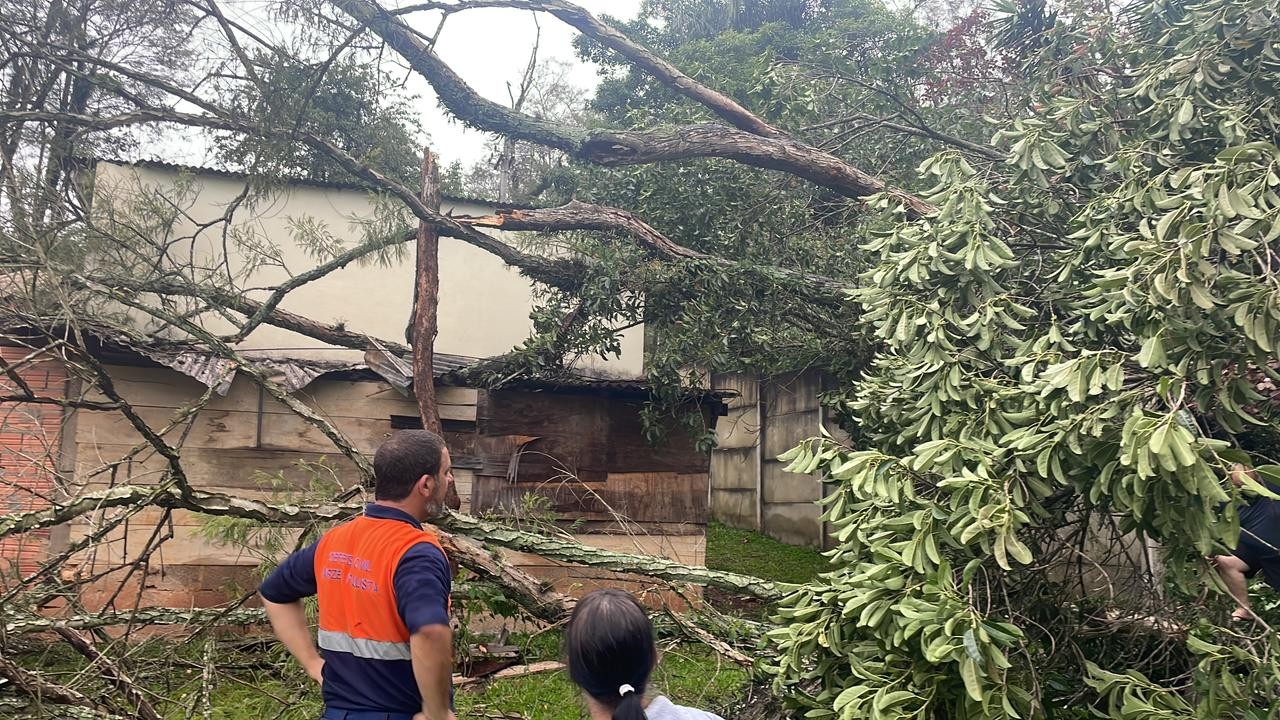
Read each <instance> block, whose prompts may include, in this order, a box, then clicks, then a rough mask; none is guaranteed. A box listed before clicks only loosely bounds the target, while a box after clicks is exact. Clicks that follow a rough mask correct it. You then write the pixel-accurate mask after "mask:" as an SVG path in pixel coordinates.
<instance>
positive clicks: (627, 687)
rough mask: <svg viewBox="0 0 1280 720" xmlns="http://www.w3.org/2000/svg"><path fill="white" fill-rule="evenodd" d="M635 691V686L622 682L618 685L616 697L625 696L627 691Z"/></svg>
mask: <svg viewBox="0 0 1280 720" xmlns="http://www.w3.org/2000/svg"><path fill="white" fill-rule="evenodd" d="M635 691H636V689H635V688H633V687H631V686H630V685H627V684H626V683H623V684H622V685H619V686H618V697H626V696H627V693H633V692H635Z"/></svg>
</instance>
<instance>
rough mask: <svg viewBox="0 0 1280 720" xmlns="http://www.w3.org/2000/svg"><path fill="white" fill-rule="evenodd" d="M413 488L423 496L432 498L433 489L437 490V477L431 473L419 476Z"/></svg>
mask: <svg viewBox="0 0 1280 720" xmlns="http://www.w3.org/2000/svg"><path fill="white" fill-rule="evenodd" d="M413 489H414V490H415V491H416V492H418V493H419V494H421V495H422V496H423V497H426V498H430V497H431V491H432V490H435V478H434V477H432V476H431V475H423V476H422V477H420V478H418V482H417V483H415V484H414V486H413Z"/></svg>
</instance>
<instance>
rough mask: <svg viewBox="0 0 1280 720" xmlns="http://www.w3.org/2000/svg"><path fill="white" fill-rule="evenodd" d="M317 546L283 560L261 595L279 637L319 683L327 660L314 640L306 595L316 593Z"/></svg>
mask: <svg viewBox="0 0 1280 720" xmlns="http://www.w3.org/2000/svg"><path fill="white" fill-rule="evenodd" d="M315 559H316V546H315V545H311V546H309V547H307V548H305V549H303V550H300V551H298V552H296V553H294V554H292V555H290V556H289V557H287V558H285V559H284V562H282V563H280V566H279V567H277V568H276V569H275V570H274V571H272V573H271V574H270V575H268V576H267V579H266V580H263V581H262V585H261V586H260V587H259V588H258V595H259V597H261V598H262V607H263V609H265V610H266V611H267V620H269V621H271V629H272V631H274V632H275V634H276V638H277V639H279V640H280V642H281V644H283V645H284V646H285V648H286V649H287V650H288V651H289V654H291V655H293V656H294V657H295V658H297V660H298V662H299V663H301V664H302V669H304V670H306V671H307V674H308V675H310V676H311V678H312V679H313V680H315V681H316V682H320V681H321V668H323V667H324V660H323V659H322V658H321V657H320V651H319V650H317V649H316V644H315V641H314V640H312V639H311V628H310V627H308V626H307V615H306V613H305V612H304V611H303V609H302V598H304V597H309V596H311V595H315V594H316V568H315Z"/></svg>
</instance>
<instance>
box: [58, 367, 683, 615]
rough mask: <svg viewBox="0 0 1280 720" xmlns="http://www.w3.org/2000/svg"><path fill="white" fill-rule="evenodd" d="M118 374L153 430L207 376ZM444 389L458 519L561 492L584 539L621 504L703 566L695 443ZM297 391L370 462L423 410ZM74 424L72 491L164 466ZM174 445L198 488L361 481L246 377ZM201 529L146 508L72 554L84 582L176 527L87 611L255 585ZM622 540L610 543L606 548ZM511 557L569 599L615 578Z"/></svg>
mask: <svg viewBox="0 0 1280 720" xmlns="http://www.w3.org/2000/svg"><path fill="white" fill-rule="evenodd" d="M109 370H110V372H111V374H112V377H113V378H114V381H115V385H116V389H117V391H118V392H119V393H120V394H121V395H122V396H123V397H124V398H125V399H126V400H128V401H129V403H130V404H131V405H132V406H133V407H134V408H135V409H136V411H137V412H138V413H139V414H140V415H141V416H142V417H143V418H144V419H146V420H147V421H148V423H149V424H151V425H152V427H155V428H159V427H163V426H164V425H165V424H166V423H167V422H168V420H169V419H170V418H171V417H172V416H173V413H174V412H175V409H176V408H178V407H181V406H182V405H184V404H186V403H189V402H191V401H193V400H196V399H197V398H199V397H200V396H201V395H202V394H203V393H204V392H205V387H204V386H203V385H201V384H200V383H198V382H196V381H195V380H192V379H190V378H188V377H186V376H184V375H182V374H180V373H178V372H175V371H172V370H169V369H167V368H156V367H131V366H110V367H109ZM437 392H438V396H439V400H440V411H441V417H442V419H444V420H446V421H454V422H452V423H447V424H448V425H450V426H451V429H448V430H447V431H446V433H445V436H446V440H447V442H448V443H449V447H450V455H451V456H452V458H453V460H454V465H455V468H456V469H455V473H454V476H455V480H456V482H457V485H458V492H459V495H460V496H461V498H462V502H463V510H464V511H471V510H472V509H473V505H472V500H473V498H479V500H480V501H481V502H480V503H478V504H476V505H475V506H474V509H475V510H486V509H492V508H494V507H498V506H501V505H503V504H506V503H510V502H519V501H520V499H521V498H523V495H524V492H525V491H526V490H534V491H536V492H541V493H543V494H546V495H547V496H548V497H550V498H552V509H554V510H555V511H556V512H560V513H564V516H565V517H569V518H571V519H574V520H579V521H581V524H579V525H577V526H575V528H574V530H575V532H578V533H586V534H584V535H582V539H583V540H584V541H587V542H591V543H593V544H597V543H598V542H605V541H601V540H600V538H606V537H609V535H608V534H609V533H614V532H617V531H619V529H620V528H619V527H617V526H616V523H614V522H613V512H615V511H616V512H620V513H621V514H623V515H627V516H632V517H634V518H635V519H637V520H641V521H644V522H646V523H650V525H649V526H648V527H647V528H646V530H647V531H648V533H649V534H650V535H651V537H649V538H645V539H644V542H645V543H648V545H643V547H645V548H647V549H648V550H650V551H652V552H655V553H661V554H666V555H667V556H668V557H681V558H694V559H697V560H698V561H699V563H701V557H702V556H701V552H702V547H703V546H702V542H703V529H704V524H705V516H706V487H707V475H706V462H707V461H706V457H705V456H701V455H697V454H696V453H694V452H692V448H691V445H690V443H688V441H687V440H686V441H684V444H683V445H682V444H681V443H680V441H679V440H673V441H672V442H671V443H670V444H669V446H670V452H668V451H667V448H664V449H654V448H649V447H648V446H647V445H644V444H643V440H642V438H640V437H639V420H638V419H636V420H634V422H633V421H631V420H629V419H628V416H629V415H630V416H634V415H635V412H636V410H637V407H636V406H635V405H634V403H629V402H626V401H621V400H618V399H613V398H606V397H601V396H593V395H560V394H553V393H522V392H499V393H492V394H490V393H484V392H478V391H477V390H474V389H470V388H454V387H440V388H438V389H437ZM297 395H298V397H299V398H300V399H302V400H304V401H305V402H307V403H308V404H309V405H311V406H312V407H313V408H315V409H316V410H317V412H319V413H320V414H321V415H323V416H324V417H325V418H327V419H328V420H329V421H330V422H332V423H333V424H334V425H335V426H336V427H337V428H338V429H339V430H341V431H342V432H343V433H344V434H345V435H346V436H347V437H348V438H349V439H350V440H351V441H352V442H353V443H354V444H355V446H356V447H357V448H358V449H359V450H361V451H362V452H365V453H368V454H370V455H371V454H372V453H373V451H374V450H375V449H376V448H377V447H378V445H379V444H381V443H382V441H383V440H385V439H386V438H387V437H389V436H390V434H391V433H392V432H393V430H392V417H393V416H400V418H401V419H403V418H416V417H417V406H416V405H415V403H414V402H413V401H412V400H410V399H407V398H405V397H403V396H401V395H400V394H398V393H397V392H396V391H395V390H393V389H392V388H390V387H389V386H388V385H386V384H385V383H383V382H380V381H352V380H338V379H325V378H321V379H318V380H316V381H314V382H313V383H312V384H310V385H309V386H307V387H306V388H303V389H302V390H300V391H298V393H297ZM561 413H563V415H561ZM76 415H77V418H76V420H77V421H76V423H75V430H74V443H71V444H70V448H69V450H68V452H67V453H66V455H67V457H66V458H65V460H66V461H68V462H69V463H70V468H71V469H72V470H73V473H74V477H75V483H76V487H75V488H72V491H74V490H77V489H78V490H87V491H92V490H100V489H104V488H107V487H109V486H112V485H118V484H124V483H134V484H137V483H155V482H158V481H159V480H161V479H162V477H163V474H164V470H165V462H164V460H163V458H161V457H160V456H158V455H157V454H156V453H154V452H152V451H150V450H147V451H145V452H143V453H141V454H140V455H138V456H137V457H135V458H134V459H132V460H131V461H127V462H120V459H121V458H123V457H124V456H125V455H126V454H127V453H128V451H129V450H130V449H131V448H133V447H134V446H136V445H137V444H139V443H141V442H143V440H142V438H141V436H139V435H138V433H137V432H136V431H135V430H134V428H133V427H132V426H131V425H130V424H129V423H128V422H127V421H126V420H125V418H124V417H123V416H122V415H121V414H120V413H117V412H79V413H76ZM495 433H497V434H495ZM633 436H634V437H633ZM531 437H538V438H540V439H539V440H537V441H533V442H531V443H529V444H528V445H526V446H525V451H524V453H523V454H521V459H520V463H519V466H518V477H519V482H517V483H515V484H509V483H507V472H508V470H509V468H511V467H512V463H511V459H512V455H513V452H514V451H515V450H517V449H518V448H519V447H520V442H521V441H522V440H524V439H526V438H531ZM167 438H168V439H169V442H170V443H172V444H174V445H179V444H180V445H181V447H182V455H183V460H184V462H183V466H184V468H185V470H186V472H187V474H188V478H189V480H190V481H191V482H192V484H193V485H194V486H196V487H198V488H200V489H202V490H208V491H212V492H224V493H228V494H232V495H236V496H239V497H252V498H262V499H268V498H273V497H275V498H279V497H282V493H287V492H288V491H290V490H295V489H300V488H303V487H306V485H307V484H308V483H309V482H310V481H311V480H312V479H313V477H314V475H313V473H314V470H308V469H307V467H304V465H303V464H304V463H305V464H310V467H312V468H317V467H318V468H320V474H321V477H323V478H326V479H328V480H329V481H334V480H336V481H337V482H338V483H339V484H341V485H343V486H350V485H351V484H353V483H355V482H357V478H358V475H357V473H356V470H355V468H354V466H353V465H352V463H351V462H350V461H349V460H347V459H346V458H345V457H344V456H342V455H341V454H340V453H338V452H337V451H336V450H335V449H334V448H333V445H332V443H330V442H329V441H328V439H327V438H325V437H324V436H323V435H322V434H321V433H320V432H319V431H317V430H316V429H315V428H313V427H311V426H310V425H308V424H306V423H305V422H303V421H302V420H301V418H298V417H297V416H296V415H295V414H293V413H292V412H291V411H289V410H288V409H287V408H285V407H284V406H282V405H280V404H279V403H277V402H276V401H275V400H274V399H272V398H271V397H270V396H267V395H265V393H260V392H259V391H258V389H257V388H256V386H254V385H253V384H252V383H250V382H248V381H246V380H244V379H241V378H237V379H236V380H235V381H234V382H233V383H232V385H231V389H230V390H229V392H228V393H227V394H226V396H215V397H214V398H213V400H212V401H211V402H210V403H209V405H208V406H207V407H206V408H205V409H204V410H202V411H201V412H200V413H198V414H197V415H196V416H195V417H194V418H193V419H192V420H191V421H190V422H188V423H186V424H184V425H183V426H182V427H180V428H177V429H175V430H173V431H172V432H171V433H170V434H169V435H168V436H167ZM179 438H181V441H180V440H179ZM320 463H323V464H322V465H320ZM562 467H564V468H583V469H584V470H585V472H586V476H585V477H587V478H589V479H590V480H589V482H587V483H585V484H584V485H583V486H582V487H577V488H575V487H574V486H573V485H572V484H571V483H567V482H560V483H557V482H555V481H556V479H557V478H559V476H560V473H561V470H560V468H562ZM103 520H104V517H102V516H98V515H91V516H88V517H85V518H82V519H80V520H78V521H76V522H74V523H72V524H71V527H70V532H69V534H68V537H67V538H66V539H65V542H70V543H74V542H76V541H77V540H80V539H82V538H84V537H85V536H86V535H87V534H89V533H92V532H95V531H96V530H97V529H98V528H99V527H100V526H101V525H100V524H101V522H102V521H103ZM204 524H205V520H204V519H203V518H201V517H200V516H198V515H196V514H193V513H190V512H186V511H175V512H172V513H166V512H165V511H163V510H160V509H148V510H144V511H142V512H140V513H138V514H137V515H135V516H133V517H131V518H130V519H129V520H128V521H126V522H125V523H124V524H123V525H122V526H121V527H119V528H117V529H115V530H112V531H110V532H109V533H107V534H106V536H105V537H104V538H103V539H102V541H101V542H99V543H97V544H96V545H95V547H94V549H93V551H92V553H89V552H85V553H80V554H78V555H77V556H76V557H75V558H74V560H73V562H72V563H69V564H68V568H67V573H69V574H76V573H79V574H81V575H82V576H83V574H85V573H92V572H99V571H102V570H104V569H105V568H108V567H111V566H114V565H118V564H120V563H121V562H125V561H132V560H135V559H137V558H138V557H139V553H140V552H141V551H142V549H143V548H145V547H147V545H148V543H149V542H151V541H152V538H153V536H156V533H157V527H158V526H159V527H160V530H159V533H160V535H159V537H165V536H167V535H170V534H171V535H172V538H171V539H169V540H167V541H166V542H165V543H164V544H163V546H162V548H161V549H160V550H159V551H157V552H156V553H155V554H154V555H152V556H151V558H150V562H149V564H148V565H147V567H146V568H145V570H144V571H139V572H135V573H134V574H133V576H132V577H131V578H130V580H129V582H128V583H127V588H126V591H125V592H124V593H122V594H118V595H117V594H116V593H115V588H116V587H117V586H118V585H119V582H120V581H121V580H122V579H123V578H124V575H125V574H126V573H124V572H118V573H113V574H112V575H110V576H108V577H106V578H104V579H103V581H102V582H99V583H96V584H95V585H94V587H92V588H90V590H89V592H88V593H86V596H85V598H84V601H85V602H86V604H88V605H90V606H94V605H98V606H101V605H103V604H106V603H108V602H110V603H112V604H114V605H116V606H117V607H123V606H125V605H126V604H129V603H132V602H134V601H136V600H137V599H138V595H139V593H141V595H142V602H143V604H147V605H153V604H154V605H169V606H178V607H188V606H192V605H208V604H211V603H215V602H220V601H223V600H225V599H227V598H228V597H234V596H235V595H236V594H237V593H239V592H244V591H246V590H248V589H251V588H252V587H254V585H255V584H256V582H257V577H256V576H255V571H256V569H257V567H258V566H259V565H260V564H261V561H262V557H260V555H259V554H258V553H255V552H252V551H244V550H241V549H237V548H234V547H229V546H224V545H219V544H217V543H214V542H211V541H210V540H208V539H207V537H206V536H205V535H204V534H202V533H201V528H202V526H203V525H204ZM632 530H633V531H634V530H635V528H632ZM668 536H670V537H668ZM65 542H64V543H63V545H64V546H65ZM614 542H615V541H614V540H612V539H609V540H607V543H606V544H611V543H614ZM55 549H57V548H55ZM513 561H514V562H517V563H520V564H526V563H527V564H528V565H529V569H530V571H531V572H534V573H535V574H537V575H538V576H540V577H545V578H546V579H548V580H551V581H554V583H555V584H556V585H557V586H558V587H564V588H565V589H566V590H569V589H573V588H575V587H579V586H582V587H591V585H590V583H587V584H583V583H578V582H577V580H579V579H580V580H584V581H588V580H589V581H592V582H596V581H599V580H601V579H602V578H606V577H607V575H601V574H600V573H596V572H594V571H587V570H582V572H581V574H580V575H575V572H576V571H574V570H569V569H565V568H564V567H562V566H560V565H558V564H555V563H545V562H540V561H539V562H533V561H532V560H530V559H529V557H525V556H519V557H516V558H514V560H513Z"/></svg>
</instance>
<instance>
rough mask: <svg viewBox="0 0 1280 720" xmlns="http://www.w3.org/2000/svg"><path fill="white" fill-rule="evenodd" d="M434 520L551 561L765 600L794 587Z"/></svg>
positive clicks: (486, 525)
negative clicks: (714, 588) (688, 584)
mask: <svg viewBox="0 0 1280 720" xmlns="http://www.w3.org/2000/svg"><path fill="white" fill-rule="evenodd" d="M437 522H438V524H439V525H440V527H442V528H446V529H449V530H453V531H454V532H457V533H461V534H465V535H466V536H467V537H470V538H475V539H476V540H483V541H484V542H487V543H492V544H494V545H499V546H501V547H505V548H510V549H512V550H518V551H520V552H527V553H533V554H535V555H541V556H542V557H545V558H549V559H551V560H560V561H562V562H568V563H573V564H575V565H585V566H587V567H595V568H601V569H603V570H612V571H615V572H624V573H636V574H640V575H648V576H650V577H655V578H658V579H660V580H668V581H672V582H684V583H690V584H693V585H704V586H708V587H717V588H721V589H724V590H729V591H732V592H736V593H741V594H743V595H750V596H752V597H754V598H758V599H760V600H764V601H765V602H774V601H776V600H780V599H782V597H783V596H784V595H786V594H787V593H788V592H790V591H791V590H794V589H796V588H797V586H793V585H788V584H785V583H775V582H771V581H769V580H762V579H760V578H757V577H752V576H750V575H739V574H738V573H731V572H724V571H721V570H709V569H707V568H705V567H696V566H690V565H682V564H680V563H677V562H673V561H671V560H667V559H666V558H660V557H654V556H651V555H628V554H626V553H616V552H611V551H609V550H601V549H599V548H594V547H589V546H587V545H583V544H582V543H579V542H572V541H567V540H557V539H555V538H551V537H547V536H544V535H537V534H534V533H528V532H523V531H521V530H516V529H514V528H509V527H506V526H503V525H498V524H495V523H490V522H486V521H484V520H480V519H479V518H474V517H470V516H467V515H459V514H457V513H450V514H449V515H448V516H447V517H444V518H440V519H438V520H437Z"/></svg>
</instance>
